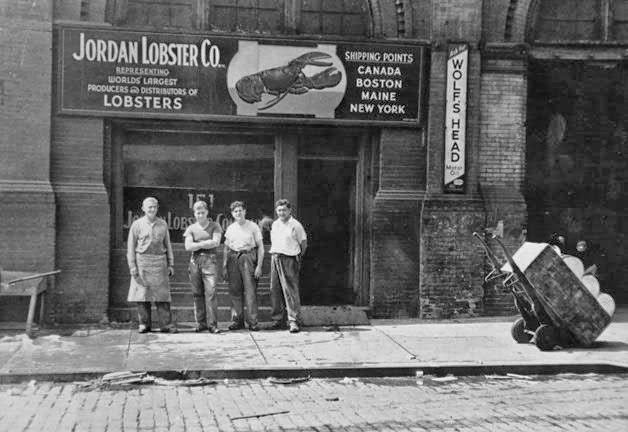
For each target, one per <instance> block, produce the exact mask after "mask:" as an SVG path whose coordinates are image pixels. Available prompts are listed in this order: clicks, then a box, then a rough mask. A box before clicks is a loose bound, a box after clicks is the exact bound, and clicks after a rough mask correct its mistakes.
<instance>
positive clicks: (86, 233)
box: [49, 116, 110, 322]
mask: <svg viewBox="0 0 628 432" xmlns="http://www.w3.org/2000/svg"><path fill="white" fill-rule="evenodd" d="M53 119H54V121H53V149H52V152H51V180H52V184H53V188H54V190H55V194H56V198H57V240H56V257H57V266H58V267H59V268H60V269H61V270H63V273H62V274H61V275H60V276H59V277H58V283H57V286H56V290H55V291H54V292H53V293H52V295H51V296H50V305H51V306H50V308H49V313H50V316H49V319H50V320H51V321H54V322H94V321H99V320H100V319H102V318H103V316H105V314H106V312H107V307H108V303H109V254H110V244H109V242H110V236H109V231H110V229H109V223H110V222H109V220H110V216H109V214H110V208H109V200H108V196H107V193H106V190H105V187H104V185H103V142H104V138H103V135H104V134H103V121H102V120H101V119H90V118H82V117H72V118H70V117H60V116H55V117H53Z"/></svg>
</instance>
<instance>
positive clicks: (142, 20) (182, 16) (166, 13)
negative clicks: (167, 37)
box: [119, 0, 196, 29]
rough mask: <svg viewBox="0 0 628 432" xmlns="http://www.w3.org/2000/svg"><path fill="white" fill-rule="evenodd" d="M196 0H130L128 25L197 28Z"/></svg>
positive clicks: (127, 17) (126, 21)
mask: <svg viewBox="0 0 628 432" xmlns="http://www.w3.org/2000/svg"><path fill="white" fill-rule="evenodd" d="M195 8H196V0H128V4H127V13H126V19H125V20H123V22H121V23H119V24H120V25H126V26H142V27H145V26H149V27H155V28H169V27H170V28H186V29H194V28H196V22H195V21H196V20H195Z"/></svg>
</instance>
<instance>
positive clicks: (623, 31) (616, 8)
mask: <svg viewBox="0 0 628 432" xmlns="http://www.w3.org/2000/svg"><path fill="white" fill-rule="evenodd" d="M612 8H613V29H612V32H611V34H612V37H613V39H619V40H626V39H628V1H627V0H615V2H613V4H612Z"/></svg>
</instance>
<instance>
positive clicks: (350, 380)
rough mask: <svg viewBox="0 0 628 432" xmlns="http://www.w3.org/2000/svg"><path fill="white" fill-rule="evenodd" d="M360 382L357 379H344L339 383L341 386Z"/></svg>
mask: <svg viewBox="0 0 628 432" xmlns="http://www.w3.org/2000/svg"><path fill="white" fill-rule="evenodd" d="M358 381H359V380H358V379H357V378H349V377H344V378H343V379H341V380H340V381H339V382H340V384H353V383H355V382H358Z"/></svg>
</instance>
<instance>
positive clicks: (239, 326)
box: [229, 321, 244, 330]
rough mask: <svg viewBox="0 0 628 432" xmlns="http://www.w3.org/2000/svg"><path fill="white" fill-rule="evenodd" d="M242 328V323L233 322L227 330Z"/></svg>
mask: <svg viewBox="0 0 628 432" xmlns="http://www.w3.org/2000/svg"><path fill="white" fill-rule="evenodd" d="M243 328H244V323H241V322H237V321H234V322H232V323H231V324H229V330H241V329H243Z"/></svg>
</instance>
